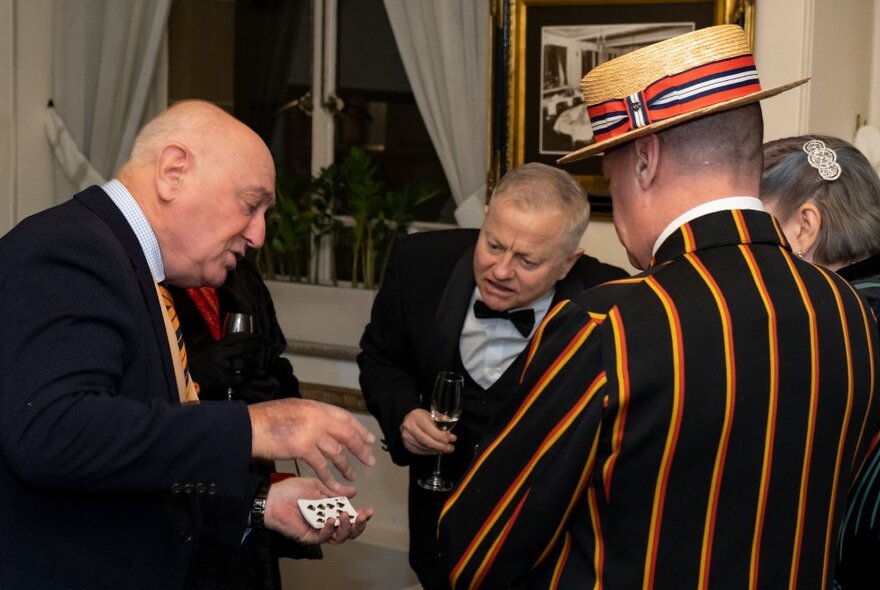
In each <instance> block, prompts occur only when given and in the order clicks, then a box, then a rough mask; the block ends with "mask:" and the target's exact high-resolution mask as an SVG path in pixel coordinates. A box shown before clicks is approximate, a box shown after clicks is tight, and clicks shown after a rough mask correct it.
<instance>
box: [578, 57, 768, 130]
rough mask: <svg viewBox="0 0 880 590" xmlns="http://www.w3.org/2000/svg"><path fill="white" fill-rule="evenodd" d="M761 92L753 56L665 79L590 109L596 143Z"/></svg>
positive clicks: (711, 64) (734, 58) (692, 69)
mask: <svg viewBox="0 0 880 590" xmlns="http://www.w3.org/2000/svg"><path fill="white" fill-rule="evenodd" d="M760 91H761V84H760V82H759V81H758V70H757V69H756V68H755V59H754V57H752V55H751V54H746V55H741V56H738V57H732V58H728V59H723V60H720V61H716V62H712V63H708V64H704V65H701V66H697V67H694V68H691V69H690V70H685V71H684V72H680V73H678V74H673V75H670V76H666V77H664V78H661V79H660V80H657V81H656V82H654V83H652V84H651V85H650V86H648V87H647V88H645V89H644V90H643V91H641V92H635V93H633V94H631V95H629V96H626V97H624V98H619V99H612V100H607V101H605V102H601V103H599V104H595V105H592V106H589V107H587V114H588V115H589V117H590V125H591V127H592V128H593V136H594V138H595V141H596V142H600V141H605V140H607V139H610V138H612V137H616V136H618V135H622V134H624V133H628V132H629V131H632V130H634V129H638V128H640V127H645V126H647V125H650V124H651V123H656V122H658V121H662V120H664V119H668V118H670V117H675V116H677V115H683V114H686V113H691V112H694V111H697V110H699V109H703V108H706V107H711V106H713V105H716V104H719V103H723V102H727V101H730V100H733V99H736V98H740V97H743V96H748V95H750V94H755V93H758V92H760Z"/></svg>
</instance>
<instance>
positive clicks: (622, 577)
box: [439, 26, 880, 589]
mask: <svg viewBox="0 0 880 590" xmlns="http://www.w3.org/2000/svg"><path fill="white" fill-rule="evenodd" d="M803 82H804V81H803V80H802V81H799V82H794V83H791V84H787V85H785V86H781V87H778V88H773V89H770V90H762V89H761V87H760V84H759V82H758V76H757V72H756V70H755V66H754V61H753V59H752V56H751V55H750V53H749V47H748V43H747V41H746V38H745V35H744V33H743V31H742V29H740V28H739V27H736V26H719V27H711V28H708V29H702V30H699V31H696V32H694V33H689V34H687V35H683V36H680V37H676V38H673V39H669V40H666V41H663V42H661V43H658V44H655V45H652V46H650V47H646V48H643V49H640V50H637V51H634V52H632V53H629V54H626V55H624V56H621V57H619V58H617V59H614V60H612V61H609V62H607V63H604V64H602V65H600V66H598V67H596V68H595V69H593V70H592V71H591V72H590V73H589V74H587V75H586V76H585V77H584V79H583V82H582V88H583V91H584V97H585V103H586V104H587V107H588V112H589V115H590V120H591V125H592V127H593V133H594V136H595V143H594V144H593V145H590V146H588V147H586V148H584V149H581V150H578V151H577V152H574V153H572V154H569V155H567V156H566V157H565V158H563V159H562V161H563V162H570V161H573V160H577V159H580V158H584V157H587V156H590V155H593V154H598V153H600V152H604V154H605V155H604V161H603V169H604V174H605V176H606V177H607V178H608V180H609V182H610V187H611V197H612V203H613V206H614V224H615V227H616V229H617V233H618V236H619V238H620V240H621V242H622V243H623V245H624V247H625V248H626V249H627V252H628V253H629V256H630V258H631V260H632V261H633V263H634V264H635V265H637V266H638V267H640V268H642V269H643V270H644V272H643V273H642V274H640V275H638V276H636V277H633V278H629V279H623V280H618V281H614V282H611V283H607V284H605V285H602V286H599V287H596V288H594V289H592V290H589V291H586V292H584V293H582V294H581V295H579V296H578V297H576V298H575V299H574V300H572V301H564V302H562V303H560V304H558V305H557V306H555V307H554V308H553V309H552V310H551V311H550V312H549V313H548V314H547V317H546V319H545V320H544V322H543V323H542V325H541V326H540V327H539V328H538V330H537V332H536V334H535V335H534V337H533V339H532V343H531V346H530V349H529V353H528V354H529V356H528V362H527V366H526V367H525V369H524V370H523V373H522V379H521V383H520V386H519V388H518V390H517V391H516V392H515V393H514V394H513V395H512V396H511V397H510V398H508V399H509V403H507V404H506V405H505V406H503V407H502V408H501V411H500V414H498V415H497V416H498V418H497V419H496V420H495V421H494V422H493V424H491V425H490V429H489V435H488V436H487V438H485V439H484V440H483V441H482V442H481V444H480V448H481V449H482V451H481V453H480V454H479V455H478V456H477V457H476V458H475V460H474V463H472V465H471V467H470V469H469V470H468V472H467V473H466V474H465V476H464V477H463V478H462V480H461V483H460V484H459V486H458V488H457V489H456V490H454V491H453V494H452V495H451V496H450V499H449V500H448V501H447V503H446V505H445V507H444V510H443V513H442V514H441V517H440V525H439V526H440V545H441V548H442V552H443V560H444V563H445V566H446V567H447V568H448V571H449V580H450V582H451V584H452V586H453V587H455V588H471V587H484V588H508V587H512V586H514V587H518V588H520V587H521V588H593V587H604V588H613V589H617V588H636V587H643V588H675V589H678V588H696V587H699V588H704V587H710V588H722V587H723V588H773V589H776V588H793V587H798V588H825V587H826V586H827V585H828V583H829V580H830V579H831V575H832V573H833V572H832V571H831V569H832V568H833V563H834V561H833V559H831V555H832V552H833V549H834V540H835V538H836V533H837V528H838V524H839V522H840V520H841V516H842V515H841V509H842V506H843V503H842V502H843V499H844V497H845V496H846V493H847V490H848V488H849V486H850V483H851V481H852V479H853V477H854V475H855V473H856V471H857V470H858V468H859V466H860V464H861V462H862V459H863V457H864V454H865V451H866V449H867V447H868V445H869V444H870V442H871V439H872V437H873V435H874V432H873V430H872V429H873V428H874V426H875V425H876V423H877V419H878V417H880V413H878V410H880V407H878V403H880V398H878V396H877V395H876V392H875V391H874V390H875V383H876V380H875V375H874V367H875V366H876V364H877V359H876V357H875V351H876V350H877V347H878V344H877V341H876V337H875V336H874V327H873V320H872V319H871V314H870V313H869V312H868V311H866V309H865V307H864V306H863V305H862V303H861V301H860V300H859V299H858V297H857V296H856V295H855V294H854V293H853V291H852V290H851V289H850V288H849V287H848V286H847V285H846V283H845V282H844V281H842V280H841V279H840V278H839V277H837V276H836V275H834V274H833V273H831V272H829V271H827V270H825V269H822V268H819V267H816V266H813V265H811V264H808V263H806V262H804V261H803V260H799V259H798V257H797V256H796V255H793V254H792V252H791V250H790V248H789V246H788V244H787V243H786V242H785V240H784V238H783V236H782V232H781V231H780V230H779V226H778V224H777V223H776V221H775V220H774V219H773V218H772V217H771V216H770V215H769V214H767V213H765V212H764V211H763V210H762V208H761V204H760V202H759V201H758V200H757V199H756V198H755V196H756V195H757V192H758V187H759V183H760V178H761V164H762V156H761V153H762V152H761V142H762V135H763V123H762V119H761V111H760V106H759V105H758V103H757V101H758V100H760V99H762V98H766V97H769V96H772V95H774V94H778V93H779V92H783V91H784V90H787V89H789V88H793V87H794V86H797V85H798V84H801V83H803Z"/></svg>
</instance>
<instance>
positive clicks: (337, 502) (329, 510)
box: [297, 496, 357, 529]
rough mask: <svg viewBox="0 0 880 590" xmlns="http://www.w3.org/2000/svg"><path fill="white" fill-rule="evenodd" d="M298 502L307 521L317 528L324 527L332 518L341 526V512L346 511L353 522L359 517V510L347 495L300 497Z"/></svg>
mask: <svg viewBox="0 0 880 590" xmlns="http://www.w3.org/2000/svg"><path fill="white" fill-rule="evenodd" d="M297 502H298V503H299V509H300V512H302V513H303V516H304V517H305V519H306V522H308V523H309V524H310V525H312V526H313V527H315V528H316V529H322V528H324V525H325V524H326V523H327V520H328V519H330V518H333V519H335V521H336V525H337V526H339V513H340V512H346V513H347V514H348V518H349V519H350V520H351V522H354V519H355V518H357V511H356V510H355V509H354V506H352V505H351V502H349V501H348V498H346V497H345V496H336V497H334V498H318V499H315V500H309V499H306V498H300V499H299V500H297Z"/></svg>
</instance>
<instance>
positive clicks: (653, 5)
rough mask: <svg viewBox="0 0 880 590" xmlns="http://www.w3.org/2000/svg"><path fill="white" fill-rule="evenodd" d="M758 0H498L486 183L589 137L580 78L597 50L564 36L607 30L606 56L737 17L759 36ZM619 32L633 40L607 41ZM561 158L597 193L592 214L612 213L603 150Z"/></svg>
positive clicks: (494, 15)
mask: <svg viewBox="0 0 880 590" xmlns="http://www.w3.org/2000/svg"><path fill="white" fill-rule="evenodd" d="M755 1H756V0H491V2H492V4H491V10H492V33H491V35H490V38H491V60H490V64H491V75H490V80H491V88H490V92H489V137H490V146H489V154H488V157H489V170H490V172H489V176H490V177H489V183H488V184H489V187H490V188H491V187H492V186H494V184H495V183H496V182H497V180H498V178H500V177H501V176H502V175H503V174H504V173H505V172H507V171H508V170H510V169H512V168H515V167H516V166H519V165H520V164H523V163H524V162H534V161H538V162H544V163H546V164H551V165H555V162H556V160H557V159H558V158H559V157H561V156H562V155H563V154H564V153H567V152H568V151H572V150H573V149H576V148H577V147H579V146H582V145H585V143H582V141H583V139H582V134H583V133H589V125H588V124H586V123H585V121H586V119H585V117H586V115H585V112H584V107H583V105H582V103H581V97H580V85H579V83H580V79H581V77H582V76H583V75H584V74H585V73H586V72H587V71H589V64H590V63H593V62H595V61H596V59H597V58H596V56H595V55H593V54H596V53H597V51H590V50H584V49H577V50H576V51H572V54H575V55H574V57H570V56H569V55H568V53H567V47H565V45H566V42H565V38H566V37H567V36H568V37H571V38H575V37H577V36H578V35H584V34H587V35H589V34H591V32H594V31H595V34H596V35H599V34H601V36H602V43H603V45H602V54H603V57H604V58H605V59H607V57H605V55H606V53H610V52H612V51H618V52H621V53H622V52H625V51H629V50H631V49H633V48H636V47H639V46H643V45H648V44H650V43H654V42H656V41H659V40H661V39H663V38H668V37H671V36H675V35H677V34H681V33H682V32H687V31H688V30H694V29H698V28H702V27H706V26H710V25H712V24H721V23H737V24H740V25H741V26H743V28H744V29H745V30H746V33H747V34H748V35H749V38H750V40H752V46H754V31H755V27H754V19H755ZM612 36H614V37H615V38H617V39H624V37H625V38H626V39H628V41H627V43H629V45H627V46H626V47H623V46H619V47H616V48H612V49H607V46H606V45H607V44H609V43H610V41H609V39H610V38H611V37H612ZM577 38H578V42H579V43H581V44H584V42H583V41H582V40H581V37H577ZM554 39H557V40H558V39H561V40H562V41H554ZM597 43H598V42H597ZM621 43H623V41H621ZM585 46H589V45H588V44H587V45H585ZM618 54H619V53H618ZM578 60H580V63H579V62H578ZM595 65H597V64H595V63H593V67H594V66H595ZM584 130H586V131H584ZM564 168H565V169H566V170H567V171H569V172H570V173H571V174H572V175H574V176H575V178H577V180H578V181H579V182H580V183H581V185H582V186H583V187H584V189H585V190H586V191H587V194H588V195H589V196H590V204H591V206H592V210H593V217H594V218H606V219H608V218H610V217H611V200H610V197H609V196H608V184H607V181H606V180H605V178H604V177H603V176H602V173H601V158H600V156H594V157H592V158H587V159H585V160H582V161H581V162H575V163H573V164H567V165H565V166H564Z"/></svg>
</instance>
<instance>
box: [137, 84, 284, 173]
mask: <svg viewBox="0 0 880 590" xmlns="http://www.w3.org/2000/svg"><path fill="white" fill-rule="evenodd" d="M233 139H234V142H233V141H231V140H233ZM175 142H179V143H183V144H184V145H187V146H188V147H190V149H196V148H198V151H200V152H203V153H206V154H208V153H213V155H214V156H215V157H217V156H220V155H221V154H222V153H223V152H235V151H238V150H241V149H248V148H252V149H256V150H258V151H262V152H264V155H265V156H267V157H268V158H269V159H270V160H271V155H269V150H268V148H267V147H266V146H265V144H264V143H263V140H262V139H261V138H260V137H259V136H258V135H257V134H256V133H255V132H254V131H252V130H251V129H250V128H249V127H247V126H246V125H245V124H244V123H242V122H241V121H239V120H237V119H235V118H234V117H232V116H231V115H229V113H227V112H226V111H224V110H223V109H221V108H220V107H218V106H216V105H214V104H212V103H209V102H206V101H202V100H185V101H181V102H178V103H175V104H174V105H172V106H171V107H169V108H168V110H167V111H165V112H164V113H162V114H160V115H159V116H157V117H156V118H155V119H153V120H152V121H150V122H149V123H147V124H146V125H145V126H144V127H143V129H141V131H140V132H139V133H138V135H137V137H136V138H135V141H134V146H133V147H132V151H131V158H130V159H129V163H130V164H131V163H136V164H141V163H149V162H152V161H154V160H155V158H156V155H157V154H158V152H159V151H160V150H161V148H162V147H163V146H165V145H166V144H169V143H175Z"/></svg>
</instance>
